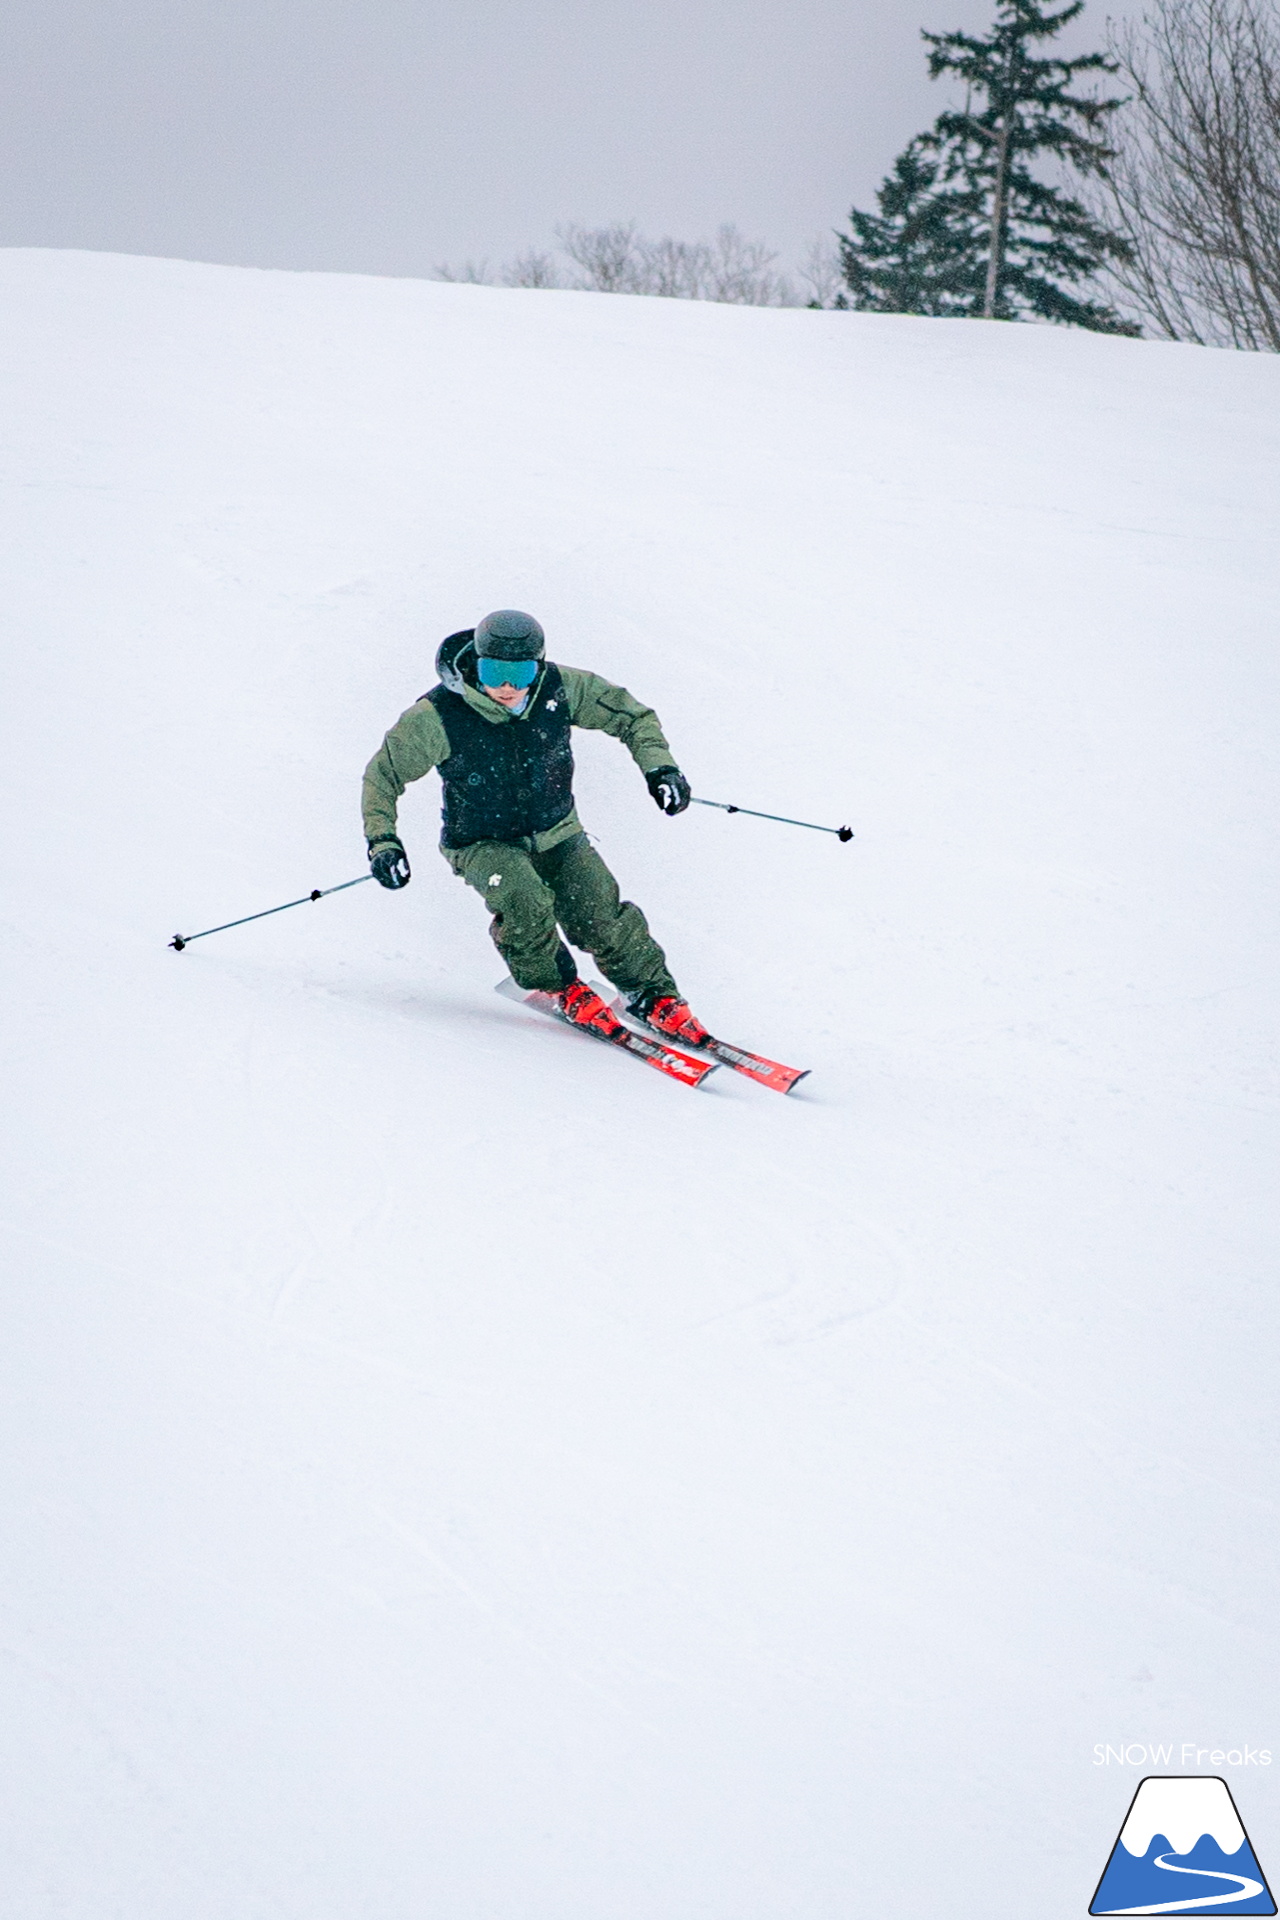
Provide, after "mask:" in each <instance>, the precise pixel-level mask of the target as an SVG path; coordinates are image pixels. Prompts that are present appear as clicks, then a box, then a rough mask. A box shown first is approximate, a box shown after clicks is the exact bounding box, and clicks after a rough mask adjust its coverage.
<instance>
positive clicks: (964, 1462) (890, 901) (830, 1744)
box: [0, 252, 1280, 1920]
mask: <svg viewBox="0 0 1280 1920" xmlns="http://www.w3.org/2000/svg"><path fill="white" fill-rule="evenodd" d="M2 272H3V297H2V299H0V316H2V318H0V324H2V325H3V329H4V333H5V336H6V339H7V342H8V345H7V347H6V355H5V365H6V368H7V371H6V373H5V375H4V381H5V385H4V392H3V412H2V419H3V432H2V436H0V438H2V441H3V474H4V480H5V487H6V506H7V513H6V523H5V524H6V531H5V536H4V538H5V542H6V561H7V566H6V576H7V587H6V594H7V601H8V606H7V615H8V622H7V624H8V632H9V642H8V647H7V654H8V662H7V674H6V683H7V691H6V698H5V700H4V702H3V716H2V721H3V729H4V733H3V753H2V760H0V763H2V764H3V768H4V777H5V780H6V782H7V784H8V793H7V797H6V801H5V812H6V818H7V819H8V822H9V832H8V834H7V835H6V851H5V854H4V879H5V897H6V901H7V905H6V908H5V921H4V926H3V940H4V975H3V983H4V986H3V990H4V1000H5V1004H6V1008H7V1010H8V1013H9V1015H10V1016H11V1017H10V1020H9V1023H8V1038H7V1040H6V1053H5V1059H4V1078H5V1087H6V1092H7V1094H8V1100H7V1103H6V1106H7V1113H8V1117H9V1131H8V1135H7V1139H6V1142H5V1165H6V1169H7V1174H8V1180H7V1199H6V1202H5V1208H4V1220H3V1241H4V1245H5V1247H6V1250H7V1256H8V1257H7V1261H6V1268H7V1279H6V1283H5V1285H6V1302H7V1308H6V1327H7V1330H6V1335H5V1339H4V1341H3V1345H2V1346H0V1418H2V1419H3V1424H4V1433H5V1439H6V1442H7V1445H6V1448H5V1453H4V1458H5V1461H6V1465H5V1467H4V1470H3V1477H2V1479H0V1497H2V1500H3V1506H2V1509H0V1540H2V1541H3V1552H4V1559H5V1563H6V1567H7V1573H6V1578H5V1583H4V1598H3V1614H2V1616H0V1672H2V1673H3V1680H4V1687H5V1690H6V1695H7V1699H6V1702H5V1705H4V1709H3V1714H2V1716H0V1726H2V1733H0V1738H2V1740H3V1743H4V1749H5V1753H6V1766H7V1780H8V1784H7V1786H6V1789H5V1792H4V1794H3V1796H2V1797H0V1823H2V1824H3V1827H4V1830H5V1831H4V1840H3V1856H4V1860H5V1866H4V1891H3V1896H2V1899H3V1903H4V1905H5V1910H6V1912H12V1913H13V1914H14V1915H18V1916H21V1920H28V1917H29V1916H38V1917H39V1920H43V1917H44V1916H54V1915H56V1916H59V1920H115V1917H116V1916H120V1917H121V1920H125V1917H126V1916H127V1920H171V1917H177V1916H180V1917H181V1920H229V1917H233V1920H258V1917H259V1916H261V1917H262V1920H268V1917H270V1920H276V1917H277V1916H284V1917H287V1920H348V1916H357V1915H358V1916H360V1920H411V1917H412V1920H420V1917H421V1916H425V1915H430V1916H441V1920H837V1916H838V1917H839V1920H845V1917H846V1916H849V1915H851V1914H857V1915H863V1914H868V1915H869V1914H876V1915H878V1916H882V1917H884V1916H887V1917H888V1920H896V1917H897V1916H904V1917H905V1916H908V1915H911V1916H915V1915H919V1914H923V1913H939V1914H940V1913H946V1914H949V1915H961V1914H963V1915H983V1916H996V1917H997V1920H1000V1917H1002V1916H1009V1917H1010V1920H1013V1916H1018V1917H1019V1920H1022V1917H1023V1916H1025V1915H1026V1914H1028V1913H1031V1912H1034V1913H1035V1914H1036V1915H1037V1916H1038V1917H1045V1920H1056V1916H1058V1915H1067V1914H1077V1913H1080V1912H1083V1911H1084V1909H1085V1907H1086V1906H1087V1904H1088V1900H1089V1897H1090V1892H1091V1890H1092V1888H1093V1886H1094V1885H1095V1883H1096V1880H1097V1875H1098V1873H1099V1871H1100V1869H1101V1867H1102V1865H1103V1864H1104V1862H1105V1860H1106V1857H1107V1854H1108V1852H1109V1849H1110V1847H1111V1845H1112V1843H1113V1840H1114V1836H1115V1833H1116V1831H1117V1828H1118V1826H1119V1823H1120V1821H1121V1819H1122V1818H1123V1814H1124V1810H1125V1807H1126V1806H1127V1804H1128V1801H1129V1798H1130V1796H1131V1794H1132V1790H1133V1773H1132V1771H1131V1772H1130V1773H1129V1774H1128V1775H1127V1776H1125V1777H1117V1775H1116V1769H1115V1768H1114V1767H1113V1766H1103V1767H1098V1766H1096V1765H1095V1762H1094V1746H1095V1743H1098V1742H1115V1741H1119V1740H1121V1739H1123V1740H1128V1741H1134V1740H1147V1739H1150V1740H1157V1739H1165V1740H1173V1741H1175V1742H1177V1741H1182V1740H1194V1741H1197V1742H1199V1743H1200V1744H1201V1745H1205V1746H1208V1745H1215V1744H1221V1745H1223V1746H1227V1745H1232V1746H1242V1745H1243V1744H1244V1743H1246V1742H1252V1743H1254V1745H1255V1746H1257V1745H1259V1744H1263V1745H1267V1744H1269V1745H1270V1746H1272V1747H1273V1748H1276V1749H1277V1750H1280V1738H1278V1737H1277V1736H1278V1735H1280V1722H1278V1721H1277V1712H1276V1710H1277V1675H1278V1674H1280V1661H1278V1660H1277V1645H1276V1641H1277V1629H1276V1611H1275V1594H1276V1591H1277V1566H1276V1547H1277V1541H1278V1540H1280V1529H1278V1528H1277V1526H1276V1516H1275V1457H1276V1454H1275V1448H1276V1438H1277V1434H1276V1354H1277V1346H1276V1320H1277V1308H1276V1289H1275V1274H1276V1233H1275V1227H1276V1208H1275V1198H1274V1184H1275V1169H1276V1166H1277V1164H1278V1155H1277V1138H1276V1135H1277V1127H1276V1117H1277V1107H1278V1102H1277V1085H1276V1059H1277V1047H1276V1020H1275V1010H1276V991H1277V977H1278V975H1277V955H1276V929H1277V901H1276V864H1275V845H1276V840H1275V835H1276V824H1277V823H1276V813H1277V808H1276V799H1277V793H1276V788H1277V756H1276V745H1275V741H1276V713H1277V698H1276V696H1277V678H1278V676H1280V649H1278V648H1277V645H1276V631H1275V610H1276V603H1277V593H1278V590H1280V541H1278V540H1277V538H1276V527H1277V515H1278V510H1280V498H1278V494H1280V484H1278V475H1280V359H1276V358H1274V357H1264V356H1249V355H1243V354H1228V353H1213V352H1206V351H1202V350H1198V349H1193V348H1182V347H1173V346H1166V345H1155V344H1143V343H1136V342H1129V341H1122V340H1108V339H1101V338H1092V337H1089V336H1087V335H1082V334H1069V333H1063V332H1057V331H1051V330H1045V329H1037V328H1032V327H1013V326H988V325H982V324H978V323H974V322H944V321H929V320H910V319H890V318H884V319H881V318H873V317H861V316H858V317H854V316H847V315H838V314H822V313H807V312H781V313H779V312H756V311H750V310H740V309H733V308H726V307H716V306H699V305H692V304H686V303H682V302H680V303H678V302H670V303H667V302H663V301H657V300H628V299H620V298H610V297H607V296H599V295H587V294H569V293H546V292H532V293H531V292H520V291H500V290H494V289H489V288H482V287H468V286H445V285H430V284H422V283H415V282H409V281H389V280H372V279H359V278H347V277H340V276H325V275H294V274H286V273H267V272H251V271H239V270H235V269H227V268H211V267H205V266H198V265H187V264H182V263H176V262H166V261H157V260H144V259H125V258H117V257H111V256H95V255H88V254H52V253H39V252H12V253H9V254H6V255H4V256H3V257H2ZM502 605H515V606H527V607H529V608H530V609H531V610H533V611H534V612H536V613H537V614H538V616H539V618H541V619H542V620H543V622H544V623H545V625H546V627H547V630H548V633H549V634H550V636H551V651H552V655H553V657H555V658H558V659H561V660H563V661H566V662H568V663H569V664H572V665H580V666H589V667H592V668H595V669H597V670H598V671H600V672H602V673H605V674H608V675H610V676H612V677H614V678H616V679H619V680H621V681H623V682H624V683H625V684H627V685H628V686H630V687H631V688H632V689H633V690H634V691H636V692H637V693H638V694H640V695H641V696H643V697H644V698H646V699H648V700H650V701H652V702H653V704H654V705H655V706H656V707H657V709H658V711H659V713H660V714H661V715H662V717H663V720H664V721H665V723H666V725H667V727H668V730H669V733H670V737H671V739H672V741H673V743H674V746H675V750H676V752H677V753H678V756H679V758H680V761H681V763H682V765H683V766H684V767H685V768H686V770H687V771H688V772H689V774H690V776H691V778H692V780H693V782H694V787H695V791H697V792H701V793H703V794H705V795H708V796H710V797H712V798H715V799H722V800H729V801H734V802H737V803H740V804H743V805H746V806H755V807H760V808H764V809H767V810H770V811H776V812H779V813H786V814H792V815H796V816H799V817H800V818H809V819H814V820H820V821H827V822H829V823H831V824H833V825H839V824H841V823H842V822H843V821H845V820H848V821H849V822H850V824H851V825H852V826H853V827H854V828H855V830H856V833H857V836H858V837H857V838H856V839H855V840H854V841H853V843H852V844H851V845H849V846H841V845H839V844H838V843H837V842H836V841H835V840H833V839H829V838H827V837H825V836H822V835H818V834H807V833H801V832H795V831H791V830H788V829H786V828H783V827H774V826H770V825H768V824H766V823H764V822H759V821H748V820H744V819H735V818H730V817H728V816H726V815H724V814H719V813H714V812H711V811H708V810H701V809H693V810H691V811H690V812H689V813H688V814H686V815H684V816H683V817H682V818H680V819H679V820H676V821H670V820H667V819H664V818H663V817H661V816H660V815H659V814H658V812H657V811H656V809H655V808H654V807H653V805H652V803H651V802H650V800H649V798H648V796H647V794H646V792H645V790H644V787H643V784H642V782H641V781H640V780H639V778H638V776H637V775H636V773H635V770H634V768H633V767H632V766H631V764H630V762H629V760H628V758H627V756H626V754H625V753H624V752H623V751H622V750H621V749H620V748H619V747H618V746H617V745H616V744H615V743H613V742H611V741H608V740H606V739H603V738H602V737H591V736H579V738H580V743H581V744H580V753H579V762H580V775H579V797H580V803H581V807H582V810H583V813H584V815H585V818H586V821H587V823H588V825H589V826H590V827H591V829H592V831H593V832H594V833H595V834H596V835H597V836H598V838H599V843H600V846H601V849H602V851H603V852H604V854H605V855H606V857H607V858H608V859H609V860H610V862H611V863H612V864H613V865H614V867H615V868H616V870H617V872H618V873H619V875H620V876H621V878H622V881H623V884H624V889H625V890H626V891H627V892H628V893H629V894H630V895H632V896H633V897H634V898H636V899H638V900H639V901H641V902H642V903H643V905H644V906H645V908H646V909H647V911H648V913H649V915H650V917H651V920H652V922H653V924H654V926H655V928H656V929H657V931H658V933H659V936H660V938H662V939H663V941H664V942H665V944H666V946H667V948H668V951H669V953H670V956H671V959H672V961H673V964H674V966H675V969H676V972H677V977H678V978H679V980H680V982H681V985H682V987H683V988H684V990H685V991H686V993H687V994H688V996H689V997H690V999H691V1000H692V1003H693V1005H694V1007H695V1009H696V1010H697V1011H698V1012H699V1013H700V1014H701V1015H702V1017H703V1018H704V1019H705V1020H707V1021H708V1022H709V1023H710V1024H711V1025H712V1027H713V1028H714V1029H716V1030H718V1031H720V1032H722V1033H723V1034H724V1035H725V1036H726V1037H727V1038H729V1039H732V1040H735V1041H738V1042H740V1043H741V1044H743V1045H745V1046H748V1047H755V1048H758V1049H760V1050H763V1051H765V1052H769V1053H773V1054H776V1055H777V1056H778V1057H780V1058H782V1059H784V1060H788V1061H793V1062H795V1063H796V1064H798V1065H802V1066H809V1067H811V1068H812V1069H813V1075H812V1078H811V1079H810V1080H808V1081H807V1082H805V1084H804V1086H803V1088H802V1089H801V1090H800V1091H799V1093H798V1094H797V1095H796V1096H794V1097H793V1098H791V1099H789V1100H782V1099H779V1098H777V1097H775V1096H773V1095H770V1094H767V1093H763V1092H761V1091H760V1090H758V1089H756V1088H753V1087H751V1086H750V1085H748V1084H747V1083H746V1082H745V1081H744V1080H742V1079H740V1078H739V1077H737V1076H731V1075H729V1074H727V1073H723V1072H722V1073H720V1074H718V1075H716V1076H715V1077H714V1079H713V1081H712V1082H711V1084H710V1085H709V1086H708V1088H707V1089H706V1090H705V1091H703V1092H700V1093H696V1094H695V1093H690V1092H688V1091H686V1090H685V1089H683V1088H680V1087H677V1086H673V1085H671V1084H669V1083H667V1082H665V1081H664V1080H662V1079H661V1078H660V1077H659V1076H658V1075H656V1074H651V1073H648V1072H646V1071H645V1070H644V1069H643V1068H640V1067H637V1066H635V1065H633V1064H632V1063H631V1062H629V1061H627V1060H625V1059H622V1058H616V1057H613V1056H610V1055H608V1054H606V1053H605V1052H604V1051H603V1050H602V1049H600V1048H598V1047H596V1046H593V1045H592V1044H591V1043H590V1042H588V1041H586V1040H580V1039H578V1038H577V1037H575V1036H572V1035H567V1034H562V1033H560V1032H558V1031H556V1030H555V1029H554V1028H552V1027H550V1026H549V1025H547V1024H546V1023H544V1022H542V1021H540V1020H538V1019H537V1018H535V1017H533V1016H528V1015H524V1014H522V1012H521V1011H520V1010H519V1009H517V1008H513V1007H511V1006H510V1005H508V1004H506V1003H504V1002H503V1001H502V1000H501V999H499V998H498V997H497V996H496V995H495V994H494V993H493V991H492V987H493V984H494V982H495V980H496V979H497V978H498V976H499V974H500V971H501V969H500V967H499V965H498V963H497V961H496V959H495V956H494V954H493V951H492V949H491V947H490V946H489V943H488V939H487V934H486V929H485V920H484V914H483V911H482V909H481V907H480V903H479V902H478V901H477V900H476V899H475V898H474V897H473V896H471V895H470V894H469V893H466V892H465V891H464V889H463V888H462V886H461V885H460V884H459V883H458V882H457V881H455V880H454V879H453V878H452V876H451V875H450V873H449V872H448V870H447V869H446V867H445V865H444V863H443V862H442V861H441V860H440V859H439V858H438V856H437V855H436V853H435V852H434V850H433V849H434V840H435V832H436V814H437V806H438V801H437V783H436V782H435V780H434V779H430V780H428V781H425V782H423V783H422V784H421V786H419V787H417V788H414V789H412V790H411V792H410V794H409V796H408V797H407V799H406V802H405V805H404V809H403V814H402V820H403V825H404V829H405V833H406V838H407V840H408V844H409V848H410V853H411V856H412V859H413V862H414V882H413V885H412V887H411V888H410V889H409V890H408V891H407V892H406V893H404V894H401V895H392V894H388V893H384V892H382V891H381V890H380V889H378V888H376V887H373V886H366V887H358V888H355V889H353V890H352V891H350V892H348V893H344V894H340V895H338V896H337V897H336V898H334V899H331V900H326V901H324V902H322V903H321V904H320V905H317V906H314V907H312V906H306V907H304V908H300V909H299V910H297V911H296V912H293V913H289V914H283V915H280V916H279V917H278V918H275V919H272V920H267V921H264V922H261V923H260V924H259V925H257V926H254V927H242V928H240V929H238V930H237V931H235V932H233V933H227V934H223V935H220V936H219V937H218V938H216V939H211V940H208V941H202V942H200V943H199V944H198V945H196V946H194V947H192V948H190V949H189V950H188V951H187V952H186V953H184V954H182V955H177V954H175V953H173V952H171V951H169V950H168V949H167V947H166V942H167V941H168V939H169V938H170V936H171V935H172V934H173V933H175V932H177V931H182V932H184V933H189V932H192V931H194V930H196V929H198V928H201V927H206V926H210V925H213V924H214V923H216V922H218V921H221V920H225V919H230V918H233V917H234V916H236V915H237V914H241V913H248V912H252V911H253V910H255V909H257V908H261V907H267V906H271V905H273V904H275V903H276V902H278V901H281V900H287V899H291V898H294V897H296V896H297V895H299V894H301V893H305V892H306V891H307V890H309V889H310V888H311V887H313V886H329V885H332V884H334V883H336V882H338V881H341V880H345V879H349V878H352V877H354V876H355V875H357V874H359V873H361V872H362V871H363V870H364V854H363V844H362V840H361V835H360V823H359V816H358V811H357V799H358V786H359V778H360V774H361V771H362V769H363V766H364V764H365V761H366V760H367V758H368V756H369V754H370V753H371V752H372V750H373V749H374V747H375V746H376V745H377V743H378V741H379V739H380V738H381V735H382V733H383V731H384V729H385V728H386V727H387V726H388V725H389V724H390V723H391V721H392V720H394V718H395V717H396V715H397V714H398V713H399V712H400V710H401V709H402V708H403V707H404V706H406V705H407V704H408V703H409V702H410V701H411V700H412V699H414V698H415V697H416V696H418V695H419V694H420V693H421V692H422V691H423V690H424V689H425V688H426V687H427V686H428V685H429V684H430V683H431V681H432V679H433V674H432V665H431V663H432V658H433V653H434V648H435V645H436V643H437V641H438V639H439V638H440V637H441V636H442V635H443V634H444V633H446V632H448V631H450V630H451V629H453V628H456V627H458V626H460V625H463V624H465V623H468V622H470V621H472V620H473V619H475V618H476V617H477V616H478V615H479V614H481V613H483V612H485V611H487V610H488V609H489V608H490V607H493V606H502ZM1276 1773H1280V1767H1278V1768H1275V1769H1273V1770H1272V1771H1271V1772H1267V1771H1266V1770H1265V1769H1260V1768H1259V1767H1256V1766H1255V1767H1253V1768H1252V1770H1251V1772H1250V1773H1249V1774H1248V1775H1247V1776H1246V1775H1243V1774H1242V1775H1241V1776H1240V1778H1239V1781H1238V1783H1237V1797H1238V1799H1239V1804H1240V1808H1241V1813H1242V1815H1243V1817H1244V1819H1245V1821H1246V1824H1247V1825H1248V1826H1249V1828H1250V1831H1251V1833H1252V1835H1253V1838H1254V1843H1255V1845H1256V1847H1257V1848H1258V1851H1259V1855H1260V1857H1261V1859H1262V1860H1263V1862H1264V1865H1265V1862H1266V1860H1267V1858H1268V1857H1269V1854H1270V1856H1272V1857H1274V1856H1276V1855H1277V1854H1280V1818H1277V1805H1276V1789H1275V1785H1274V1779H1275V1775H1276ZM1273 1870H1274V1868H1273Z"/></svg>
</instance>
